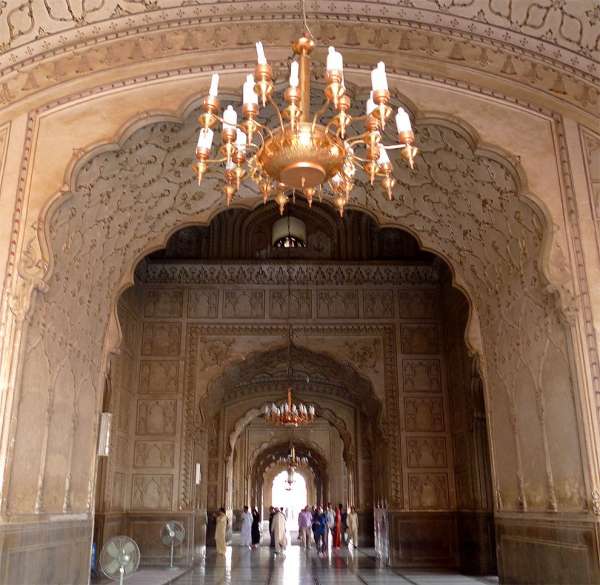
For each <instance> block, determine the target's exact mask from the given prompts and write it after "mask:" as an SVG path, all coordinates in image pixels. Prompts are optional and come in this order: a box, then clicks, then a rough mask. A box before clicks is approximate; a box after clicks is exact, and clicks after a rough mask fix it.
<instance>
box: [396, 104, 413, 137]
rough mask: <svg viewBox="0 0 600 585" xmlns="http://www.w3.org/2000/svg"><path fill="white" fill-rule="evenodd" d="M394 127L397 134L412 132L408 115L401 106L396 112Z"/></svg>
mask: <svg viewBox="0 0 600 585" xmlns="http://www.w3.org/2000/svg"><path fill="white" fill-rule="evenodd" d="M396 128H397V129H398V134H401V133H402V132H412V126H411V123H410V116H409V115H408V114H407V113H406V110H404V109H403V108H398V113H397V114H396Z"/></svg>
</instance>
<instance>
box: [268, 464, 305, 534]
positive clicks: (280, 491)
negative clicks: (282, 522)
mask: <svg viewBox="0 0 600 585" xmlns="http://www.w3.org/2000/svg"><path fill="white" fill-rule="evenodd" d="M287 479H288V472H287V471H282V472H281V473H278V474H277V475H276V476H275V478H274V479H273V498H272V501H273V506H275V507H276V508H283V510H284V512H285V514H286V516H287V525H288V527H289V528H292V529H296V527H297V526H298V514H299V513H300V511H301V510H302V509H303V508H306V506H307V504H308V492H307V490H306V480H305V479H304V476H302V475H301V474H300V473H298V472H297V471H296V473H294V483H292V485H291V486H290V484H288V482H287Z"/></svg>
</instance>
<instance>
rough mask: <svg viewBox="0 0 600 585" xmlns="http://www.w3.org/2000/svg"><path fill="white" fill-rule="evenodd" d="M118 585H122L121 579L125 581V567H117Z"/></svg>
mask: <svg viewBox="0 0 600 585" xmlns="http://www.w3.org/2000/svg"><path fill="white" fill-rule="evenodd" d="M119 574H120V577H119V585H123V579H125V567H123V566H121V567H119Z"/></svg>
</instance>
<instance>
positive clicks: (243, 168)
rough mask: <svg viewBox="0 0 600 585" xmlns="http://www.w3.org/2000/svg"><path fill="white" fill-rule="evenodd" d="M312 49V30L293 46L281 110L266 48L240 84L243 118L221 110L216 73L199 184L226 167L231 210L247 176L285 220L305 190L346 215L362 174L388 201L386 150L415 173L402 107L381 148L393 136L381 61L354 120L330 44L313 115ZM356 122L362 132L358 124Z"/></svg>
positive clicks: (199, 150)
mask: <svg viewBox="0 0 600 585" xmlns="http://www.w3.org/2000/svg"><path fill="white" fill-rule="evenodd" d="M305 24H306V19H305ZM306 28H307V30H308V27H306ZM314 46H315V43H314V41H313V39H312V35H311V34H310V32H306V33H305V34H303V35H302V36H301V37H300V38H299V39H298V40H296V41H295V42H294V43H293V44H292V49H293V52H294V55H295V57H296V59H295V60H294V61H292V64H291V68H290V77H289V87H288V88H287V89H286V90H285V92H284V95H283V97H284V101H285V103H286V106H285V107H284V108H283V110H281V109H280V108H279V106H278V105H277V102H276V101H275V100H274V99H273V92H274V85H273V71H272V68H271V66H270V65H269V64H268V62H267V59H266V56H265V53H264V49H263V46H262V43H260V42H258V43H256V50H257V56H258V63H257V65H256V68H255V71H254V75H252V74H250V75H248V76H247V78H246V82H245V83H244V85H243V105H242V118H243V120H242V121H240V122H238V115H237V112H236V110H235V109H234V108H233V106H231V105H228V106H227V108H226V109H225V110H224V111H223V112H222V113H221V106H220V103H219V99H218V85H219V75H218V74H217V73H215V74H213V76H212V81H211V85H210V90H209V93H208V96H207V97H206V98H205V99H204V100H203V102H202V113H201V114H200V116H199V118H198V122H199V124H200V126H201V128H200V135H199V138H198V144H197V147H196V164H195V165H194V168H195V172H196V174H197V177H198V184H200V183H201V181H202V177H203V176H204V175H205V173H206V172H207V171H208V170H209V168H210V167H211V165H218V166H219V167H221V168H223V169H224V170H223V183H224V192H225V197H226V202H227V205H228V206H229V205H230V204H231V201H232V200H233V198H234V196H235V195H236V193H237V192H238V190H239V188H240V185H241V183H242V182H243V181H244V180H246V179H247V178H249V179H250V180H251V181H253V182H254V183H255V185H256V186H257V187H258V190H259V191H260V193H261V194H262V196H263V200H264V202H265V203H266V202H267V201H268V200H269V198H270V197H271V196H272V195H274V199H275V202H276V203H277V205H278V206H279V210H280V213H281V214H282V215H283V212H284V210H285V206H286V204H287V202H288V198H289V193H290V192H291V193H292V194H293V195H294V196H295V194H296V193H302V194H303V195H304V197H305V198H306V199H307V201H308V205H309V206H310V205H311V204H312V201H313V197H314V196H315V195H318V197H319V198H321V199H322V197H323V196H324V195H325V196H329V197H331V198H332V202H333V204H334V205H335V206H336V207H337V209H338V211H339V213H340V215H343V213H344V206H345V205H346V204H347V203H348V201H349V199H350V194H351V192H352V189H353V187H354V182H355V176H356V172H357V170H359V169H361V170H362V171H363V172H365V173H366V174H367V176H368V177H369V179H370V182H371V185H372V184H373V183H374V182H375V180H376V179H378V180H380V183H381V186H382V187H383V189H384V191H385V193H386V194H387V197H388V198H389V199H390V200H391V199H392V197H393V196H392V190H393V187H394V185H395V182H396V181H395V179H394V176H393V168H392V163H391V161H390V158H389V156H388V151H390V150H395V149H399V150H400V154H401V155H402V156H403V158H404V159H405V160H406V161H407V162H408V164H409V165H410V167H411V168H413V165H414V158H415V155H416V154H417V148H416V147H415V145H414V144H415V136H414V133H413V130H412V125H411V121H410V117H409V115H408V113H407V112H406V111H405V110H404V109H402V108H398V111H397V113H396V115H395V126H396V133H395V136H393V140H394V142H393V143H392V144H390V145H384V138H389V136H388V135H387V134H386V122H387V121H388V120H389V118H390V117H391V116H392V114H393V110H392V108H391V106H390V92H389V89H388V82H387V77H386V72H385V65H384V63H383V62H380V63H378V65H377V67H376V68H375V69H374V70H373V71H372V72H371V81H372V91H371V94H370V97H369V99H368V101H367V103H366V111H365V114H364V115H363V116H359V117H353V116H351V115H350V106H351V100H350V96H349V95H348V93H347V92H346V87H345V85H344V66H343V59H342V55H341V54H340V53H339V52H338V51H336V50H335V48H334V47H329V52H328V55H327V73H326V83H327V85H326V88H325V92H324V93H325V96H324V97H325V99H324V103H323V106H322V107H321V108H320V109H319V111H317V112H316V113H314V115H311V111H310V72H311V58H310V55H311V52H312V50H313V48H314ZM267 105H270V106H272V107H273V108H274V110H275V112H276V114H277V120H278V124H277V125H276V127H274V128H270V127H269V126H267V125H265V124H263V123H261V122H259V120H258V118H259V115H260V114H261V106H262V108H263V109H264V108H266V107H267ZM326 118H327V119H326ZM359 123H360V124H362V126H361V127H359V128H358V129H357V128H356V127H354V125H358V124H359ZM217 127H220V128H221V146H220V147H219V149H218V155H219V156H218V157H217V158H212V146H213V138H214V131H215V129H216V128H217ZM388 129H389V124H388Z"/></svg>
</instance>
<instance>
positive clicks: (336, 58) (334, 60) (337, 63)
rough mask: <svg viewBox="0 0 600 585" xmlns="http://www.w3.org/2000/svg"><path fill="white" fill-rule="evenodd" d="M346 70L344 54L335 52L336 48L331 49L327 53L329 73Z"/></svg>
mask: <svg viewBox="0 0 600 585" xmlns="http://www.w3.org/2000/svg"><path fill="white" fill-rule="evenodd" d="M343 69H344V60H343V58H342V54H341V53H339V52H338V51H336V50H335V47H329V49H328V52H327V71H339V72H340V73H341V72H342V71H343Z"/></svg>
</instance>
